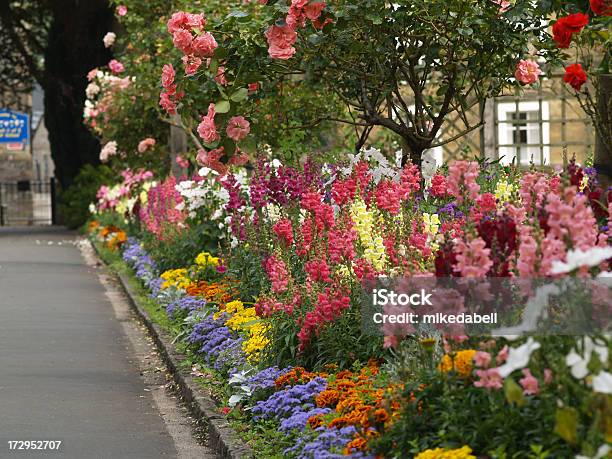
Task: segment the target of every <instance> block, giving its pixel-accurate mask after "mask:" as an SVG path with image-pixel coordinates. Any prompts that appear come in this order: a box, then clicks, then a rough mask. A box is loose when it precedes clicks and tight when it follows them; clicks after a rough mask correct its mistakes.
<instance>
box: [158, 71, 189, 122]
mask: <svg viewBox="0 0 612 459" xmlns="http://www.w3.org/2000/svg"><path fill="white" fill-rule="evenodd" d="M175 76H176V72H175V71H174V67H173V66H172V64H165V65H164V67H163V69H162V79H161V82H162V86H163V88H164V90H163V91H162V92H161V94H160V95H159V105H161V107H162V108H163V109H164V110H166V112H167V113H168V114H169V115H174V114H176V108H177V103H178V102H179V101H180V100H181V99H182V98H183V96H184V93H183V92H177V90H176V83H175V82H174V78H175Z"/></svg>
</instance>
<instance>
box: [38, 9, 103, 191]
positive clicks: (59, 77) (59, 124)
mask: <svg viewBox="0 0 612 459" xmlns="http://www.w3.org/2000/svg"><path fill="white" fill-rule="evenodd" d="M52 8H53V22H52V24H51V29H50V31H49V40H48V43H47V48H46V51H45V70H44V79H43V81H41V85H42V86H43V88H44V90H45V125H46V127H47V129H48V130H49V143H50V145H51V156H52V158H53V161H54V162H55V174H56V177H57V179H58V181H59V182H60V184H61V186H62V189H66V188H67V187H68V186H70V184H71V183H72V180H73V179H74V177H75V176H76V174H77V173H78V172H79V170H80V169H81V167H83V166H84V165H85V164H97V163H98V162H99V153H100V144H99V142H98V140H97V139H96V138H95V137H94V136H93V134H92V133H91V132H90V131H89V130H88V129H87V128H86V127H85V126H84V125H83V107H84V103H85V88H86V87H87V84H88V82H87V73H88V72H89V70H91V69H92V68H94V67H99V66H102V65H105V64H106V63H108V61H109V60H110V58H111V53H110V51H109V50H107V49H105V48H104V45H103V43H102V37H104V34H105V33H106V32H108V31H109V30H111V29H112V24H113V21H114V16H113V11H112V9H111V8H110V6H109V4H108V0H87V1H79V0H71V1H66V2H57V4H55V5H53V6H52Z"/></svg>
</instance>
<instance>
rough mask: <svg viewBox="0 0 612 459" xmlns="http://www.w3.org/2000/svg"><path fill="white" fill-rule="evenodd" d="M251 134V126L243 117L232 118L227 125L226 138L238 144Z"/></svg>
mask: <svg viewBox="0 0 612 459" xmlns="http://www.w3.org/2000/svg"><path fill="white" fill-rule="evenodd" d="M249 132H251V124H250V123H249V122H248V121H247V120H246V119H245V118H244V117H243V116H234V117H232V118H231V119H230V120H229V122H228V123H227V129H226V133H227V136H228V137H229V138H230V139H232V140H233V141H234V142H240V141H241V140H242V139H244V138H245V137H246V136H247V135H249Z"/></svg>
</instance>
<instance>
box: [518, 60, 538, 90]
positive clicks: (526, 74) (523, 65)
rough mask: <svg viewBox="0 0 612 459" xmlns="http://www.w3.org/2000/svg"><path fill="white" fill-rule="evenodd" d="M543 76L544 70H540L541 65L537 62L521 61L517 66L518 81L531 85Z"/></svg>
mask: <svg viewBox="0 0 612 459" xmlns="http://www.w3.org/2000/svg"><path fill="white" fill-rule="evenodd" d="M541 74H542V69H540V65H539V64H538V63H537V62H535V61H528V60H525V59H521V60H520V61H519V62H518V64H517V65H516V71H515V72H514V77H515V78H516V79H517V81H520V82H521V83H523V84H526V85H529V84H533V83H535V82H536V81H538V78H539V77H540V75H541Z"/></svg>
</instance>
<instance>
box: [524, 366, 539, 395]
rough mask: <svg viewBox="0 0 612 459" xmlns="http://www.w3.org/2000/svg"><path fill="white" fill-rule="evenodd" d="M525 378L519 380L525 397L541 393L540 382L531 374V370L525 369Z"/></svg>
mask: <svg viewBox="0 0 612 459" xmlns="http://www.w3.org/2000/svg"><path fill="white" fill-rule="evenodd" d="M522 372H523V377H522V378H521V379H520V380H519V384H520V385H521V387H522V388H523V393H524V394H525V395H537V394H538V393H539V392H540V386H539V384H538V380H537V379H536V378H535V376H533V375H532V374H531V370H530V369H529V368H523V370H522Z"/></svg>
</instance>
